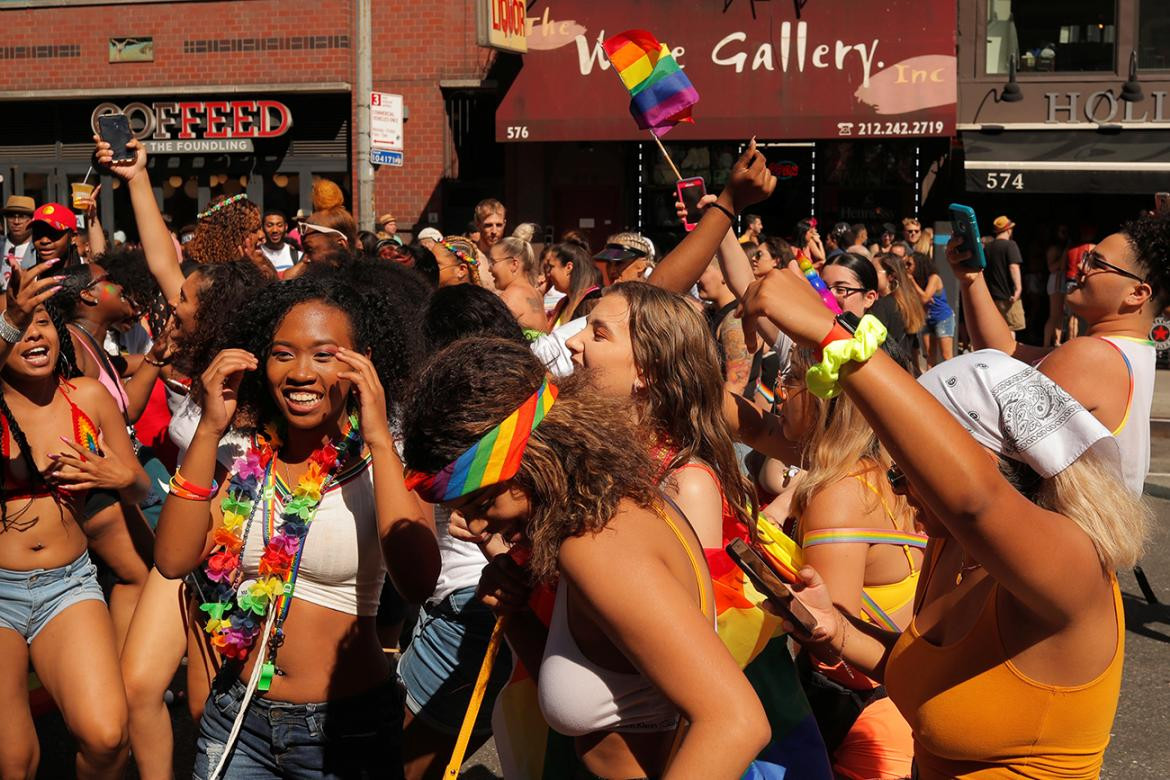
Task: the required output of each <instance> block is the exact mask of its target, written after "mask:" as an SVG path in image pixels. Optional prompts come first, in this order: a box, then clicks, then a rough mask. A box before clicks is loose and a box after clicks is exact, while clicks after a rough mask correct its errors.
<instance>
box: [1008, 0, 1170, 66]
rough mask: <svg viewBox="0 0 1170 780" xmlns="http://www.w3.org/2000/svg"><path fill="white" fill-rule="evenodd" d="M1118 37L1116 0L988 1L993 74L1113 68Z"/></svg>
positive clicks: (1148, 0) (1162, 3)
mask: <svg viewBox="0 0 1170 780" xmlns="http://www.w3.org/2000/svg"><path fill="white" fill-rule="evenodd" d="M1147 4H1160V5H1163V6H1164V5H1166V4H1165V2H1161V3H1152V2H1150V0H1147V2H1146V3H1143V5H1147ZM1116 41H1117V7H1116V2H1115V0H987V49H986V53H987V72H988V73H989V74H1001V73H1002V74H1005V73H1007V72H1008V62H1009V60H1010V59H1011V58H1012V57H1013V56H1014V57H1015V58H1016V69H1017V70H1018V71H1019V72H1021V73H1045V72H1077V71H1112V70H1113V69H1114V62H1115V61H1116V53H1115V48H1116ZM1163 41H1165V39H1163ZM1163 51H1165V47H1164V46H1163Z"/></svg>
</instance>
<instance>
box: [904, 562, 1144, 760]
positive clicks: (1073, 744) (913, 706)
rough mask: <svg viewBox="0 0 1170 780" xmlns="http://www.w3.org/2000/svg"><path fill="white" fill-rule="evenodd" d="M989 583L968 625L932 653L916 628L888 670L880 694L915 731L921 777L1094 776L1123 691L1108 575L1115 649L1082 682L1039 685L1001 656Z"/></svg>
mask: <svg viewBox="0 0 1170 780" xmlns="http://www.w3.org/2000/svg"><path fill="white" fill-rule="evenodd" d="M998 589H999V586H998V585H993V586H992V587H991V588H990V594H989V595H988V597H987V601H986V603H984V605H983V611H982V612H981V614H980V616H979V618H978V620H977V621H976V623H975V625H974V627H973V628H972V629H971V631H970V632H968V634H967V635H966V636H965V637H963V638H962V639H960V640H959V641H957V642H953V643H951V644H948V645H944V646H942V647H939V646H937V645H934V644H931V643H930V642H928V641H927V640H925V639H923V638H922V636H920V635H919V633H918V629H917V626H916V625H915V623H914V621H913V620H911V621H910V625H909V627H908V628H907V629H906V631H905V632H904V633H903V634H902V636H901V638H900V639H899V640H898V643H897V644H896V645H895V646H894V650H893V652H892V653H891V654H890V659H889V661H888V663H887V665H886V678H885V683H886V690H887V691H888V692H889V695H890V698H891V699H893V701H894V703H895V704H896V705H898V709H899V710H901V712H902V715H903V716H905V718H906V720H907V721H908V722H909V723H910V726H911V728H913V729H914V760H915V763H916V765H917V768H918V774H917V777H918V778H920V780H942V779H943V778H955V777H962V778H978V780H990V779H991V778H996V779H997V780H998V779H999V778H1030V780H1050V779H1051V780H1057V779H1058V778H1059V780H1070V778H1083V779H1084V780H1091V779H1092V778H1096V777H1098V775H1099V774H1100V771H1101V762H1102V759H1103V758H1104V755H1105V747H1106V745H1108V744H1109V731H1110V729H1111V727H1112V725H1113V716H1114V714H1115V713H1116V712H1117V699H1118V696H1119V695H1120V693H1121V667H1122V661H1123V659H1124V657H1125V616H1124V612H1123V610H1122V602H1121V591H1120V589H1119V588H1118V586H1117V580H1116V578H1113V602H1114V613H1115V615H1116V620H1117V649H1116V651H1115V653H1114V656H1113V660H1112V661H1110V662H1109V666H1108V667H1107V668H1106V669H1105V671H1104V672H1102V673H1101V674H1100V675H1098V676H1097V678H1096V679H1094V680H1092V681H1090V682H1088V683H1085V684H1083V685H1073V686H1061V685H1046V684H1043V683H1040V682H1037V681H1035V680H1033V679H1031V678H1029V677H1028V676H1027V675H1025V674H1024V673H1023V672H1021V671H1020V670H1019V669H1018V668H1016V666H1015V665H1014V664H1013V663H1012V662H1011V661H1010V660H1009V659H1008V658H1007V654H1006V651H1005V650H1004V647H1003V643H1002V640H1001V637H1000V633H999V622H998V619H997V618H998V615H997V612H998V610H997V607H996V594H997V592H998Z"/></svg>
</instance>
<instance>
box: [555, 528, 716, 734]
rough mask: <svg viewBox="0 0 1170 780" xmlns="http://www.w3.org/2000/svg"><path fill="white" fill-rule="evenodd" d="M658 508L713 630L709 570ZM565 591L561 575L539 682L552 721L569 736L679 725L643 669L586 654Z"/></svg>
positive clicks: (675, 711) (673, 710) (672, 708)
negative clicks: (616, 667) (603, 662)
mask: <svg viewBox="0 0 1170 780" xmlns="http://www.w3.org/2000/svg"><path fill="white" fill-rule="evenodd" d="M655 513H656V514H657V515H658V517H659V518H660V519H662V520H663V521H664V522H665V523H666V525H667V527H668V528H670V530H671V532H672V533H673V534H674V536H675V538H676V539H678V541H679V544H681V545H682V547H683V549H684V550H685V551H686V554H687V558H688V559H689V560H690V563H691V569H692V570H693V572H694V574H695V581H696V585H697V586H698V592H699V594H698V595H699V605H698V606H699V611H700V612H702V613H704V614H708V612H710V613H711V629H712V630H715V616H714V610H713V609H712V610H709V609H708V603H709V601H710V597H709V596H708V595H707V589H708V588H709V587H710V582H711V575H710V573H709V572H708V571H707V569H706V567H705V566H703V565H701V564H700V562H699V556H698V555H696V554H695V553H694V551H692V550H691V546H690V544H689V543H688V542H687V540H686V538H685V537H684V536H683V535H682V533H681V532H680V531H679V529H678V526H677V525H676V524H675V522H674V520H672V519H671V517H670V515H669V514H667V513H666V511H665V509H664V508H663V507H662V506H661V505H658V506H656V507H655ZM684 522H685V519H684ZM692 533H693V531H692ZM567 591H568V586H567V585H566V584H565V582H564V580H561V581H560V582H559V583H558V584H557V596H556V602H555V604H554V605H553V613H552V620H551V622H550V623H549V627H548V639H547V640H546V642H545V645H544V659H543V660H542V661H541V664H540V677H539V683H538V685H537V698H538V700H539V701H540V709H541V712H543V713H544V719H545V720H546V721H547V722H548V725H550V726H552V727H553V729H555V730H556V731H559V732H560V733H562V734H565V735H566V736H570V737H580V736H583V735H585V734H592V733H593V732H595V731H618V732H655V731H669V730H670V729H673V728H675V727H676V726H678V719H679V712H678V708H677V707H675V706H674V704H672V703H671V701H670V700H669V699H668V698H666V696H665V695H663V693H662V691H660V690H659V689H658V688H657V687H656V686H655V685H654V683H652V682H650V680H649V679H648V678H647V677H646V676H645V675H643V674H642V673H641V672H615V671H612V670H610V669H606V668H604V667H602V666H598V665H597V664H595V663H593V662H592V661H590V660H589V659H588V658H587V657H586V656H585V653H584V652H583V651H582V650H581V647H580V646H579V645H578V644H577V640H576V638H574V637H573V632H572V630H571V629H570V627H569V605H568V600H567V598H568V597H567V595H566V594H567Z"/></svg>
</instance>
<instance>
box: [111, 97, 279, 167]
mask: <svg viewBox="0 0 1170 780" xmlns="http://www.w3.org/2000/svg"><path fill="white" fill-rule="evenodd" d="M106 114H125V115H126V117H127V119H129V121H130V129H131V130H132V131H133V133H134V137H135V138H137V139H138V140H140V141H142V142H143V143H144V144H145V145H146V151H147V153H149V154H199V153H204V154H207V153H213V154H214V153H219V154H223V153H239V152H244V153H247V152H251V151H253V145H252V141H253V139H256V138H276V137H278V136H282V135H284V134H285V133H287V132H288V130H289V128H290V127H292V112H291V111H289V108H288V106H286V105H285V104H284V103H281V102H280V101H277V100H201V101H159V102H155V103H141V102H134V103H127V104H126V105H125V106H121V107H119V106H118V105H116V104H114V103H102V104H100V105H99V106H98V107H97V108H95V109H94V110H93V115H92V116H91V117H90V124H91V125H93V129H94V132H95V133H96V132H97V120H98V117H99V116H103V115H106Z"/></svg>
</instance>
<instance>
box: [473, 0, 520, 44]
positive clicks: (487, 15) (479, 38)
mask: <svg viewBox="0 0 1170 780" xmlns="http://www.w3.org/2000/svg"><path fill="white" fill-rule="evenodd" d="M475 26H476V36H475V42H476V43H478V44H479V45H480V46H487V47H488V48H491V49H499V50H500V51H510V52H514V53H516V54H524V53H526V52H527V51H528V14H527V6H526V4H525V2H524V0H478V2H476V4H475Z"/></svg>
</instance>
